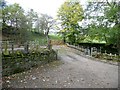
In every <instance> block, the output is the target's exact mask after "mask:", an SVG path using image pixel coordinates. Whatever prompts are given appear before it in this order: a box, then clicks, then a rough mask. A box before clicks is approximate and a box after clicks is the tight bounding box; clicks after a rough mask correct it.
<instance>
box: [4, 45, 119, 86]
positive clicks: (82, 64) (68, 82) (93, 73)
mask: <svg viewBox="0 0 120 90" xmlns="http://www.w3.org/2000/svg"><path fill="white" fill-rule="evenodd" d="M53 48H54V49H57V50H58V56H59V58H60V60H58V61H54V62H51V63H50V64H47V65H44V66H39V67H37V68H33V69H31V70H29V71H28V72H23V73H21V74H16V75H12V76H10V77H9V80H6V83H7V84H3V86H4V87H6V86H7V87H13V88H23V87H26V88H117V87H118V66H116V65H110V64H107V63H102V62H98V61H94V60H90V59H87V58H84V57H82V56H80V55H78V54H76V53H75V52H78V51H75V50H74V49H71V48H68V47H66V46H54V47H53ZM78 53H79V52H78Z"/></svg>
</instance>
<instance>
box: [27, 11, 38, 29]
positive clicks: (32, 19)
mask: <svg viewBox="0 0 120 90" xmlns="http://www.w3.org/2000/svg"><path fill="white" fill-rule="evenodd" d="M26 16H27V20H28V25H29V31H32V30H33V25H34V23H35V22H36V21H37V19H38V14H37V13H36V12H35V11H34V10H33V9H30V11H28V12H27V15H26Z"/></svg>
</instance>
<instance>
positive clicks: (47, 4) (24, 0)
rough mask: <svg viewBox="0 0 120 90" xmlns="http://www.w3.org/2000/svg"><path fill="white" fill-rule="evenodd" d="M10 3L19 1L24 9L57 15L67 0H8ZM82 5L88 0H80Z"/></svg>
mask: <svg viewBox="0 0 120 90" xmlns="http://www.w3.org/2000/svg"><path fill="white" fill-rule="evenodd" d="M6 1H7V2H8V4H13V3H18V4H20V6H22V7H23V8H24V10H26V11H27V10H29V9H33V10H34V11H35V12H37V13H43V14H48V15H51V16H53V17H55V16H56V15H57V11H58V9H59V8H60V6H61V5H62V4H63V3H64V2H65V1H66V0H6ZM80 2H81V4H82V5H85V3H86V0H80Z"/></svg>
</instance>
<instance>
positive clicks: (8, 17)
mask: <svg viewBox="0 0 120 90" xmlns="http://www.w3.org/2000/svg"><path fill="white" fill-rule="evenodd" d="M2 14H3V15H2V18H3V20H2V26H3V28H2V32H3V34H7V35H9V36H10V35H11V37H10V39H12V40H14V41H16V42H20V43H23V42H25V41H26V40H27V37H26V35H27V32H26V31H27V28H28V24H27V18H26V16H25V13H24V10H23V9H22V7H21V6H20V5H19V4H16V3H15V4H12V5H8V6H6V7H4V8H2ZM24 33H25V34H24Z"/></svg>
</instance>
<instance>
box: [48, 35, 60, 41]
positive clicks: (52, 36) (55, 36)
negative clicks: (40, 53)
mask: <svg viewBox="0 0 120 90" xmlns="http://www.w3.org/2000/svg"><path fill="white" fill-rule="evenodd" d="M49 36H50V39H51V40H62V38H61V37H60V36H58V35H49Z"/></svg>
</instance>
